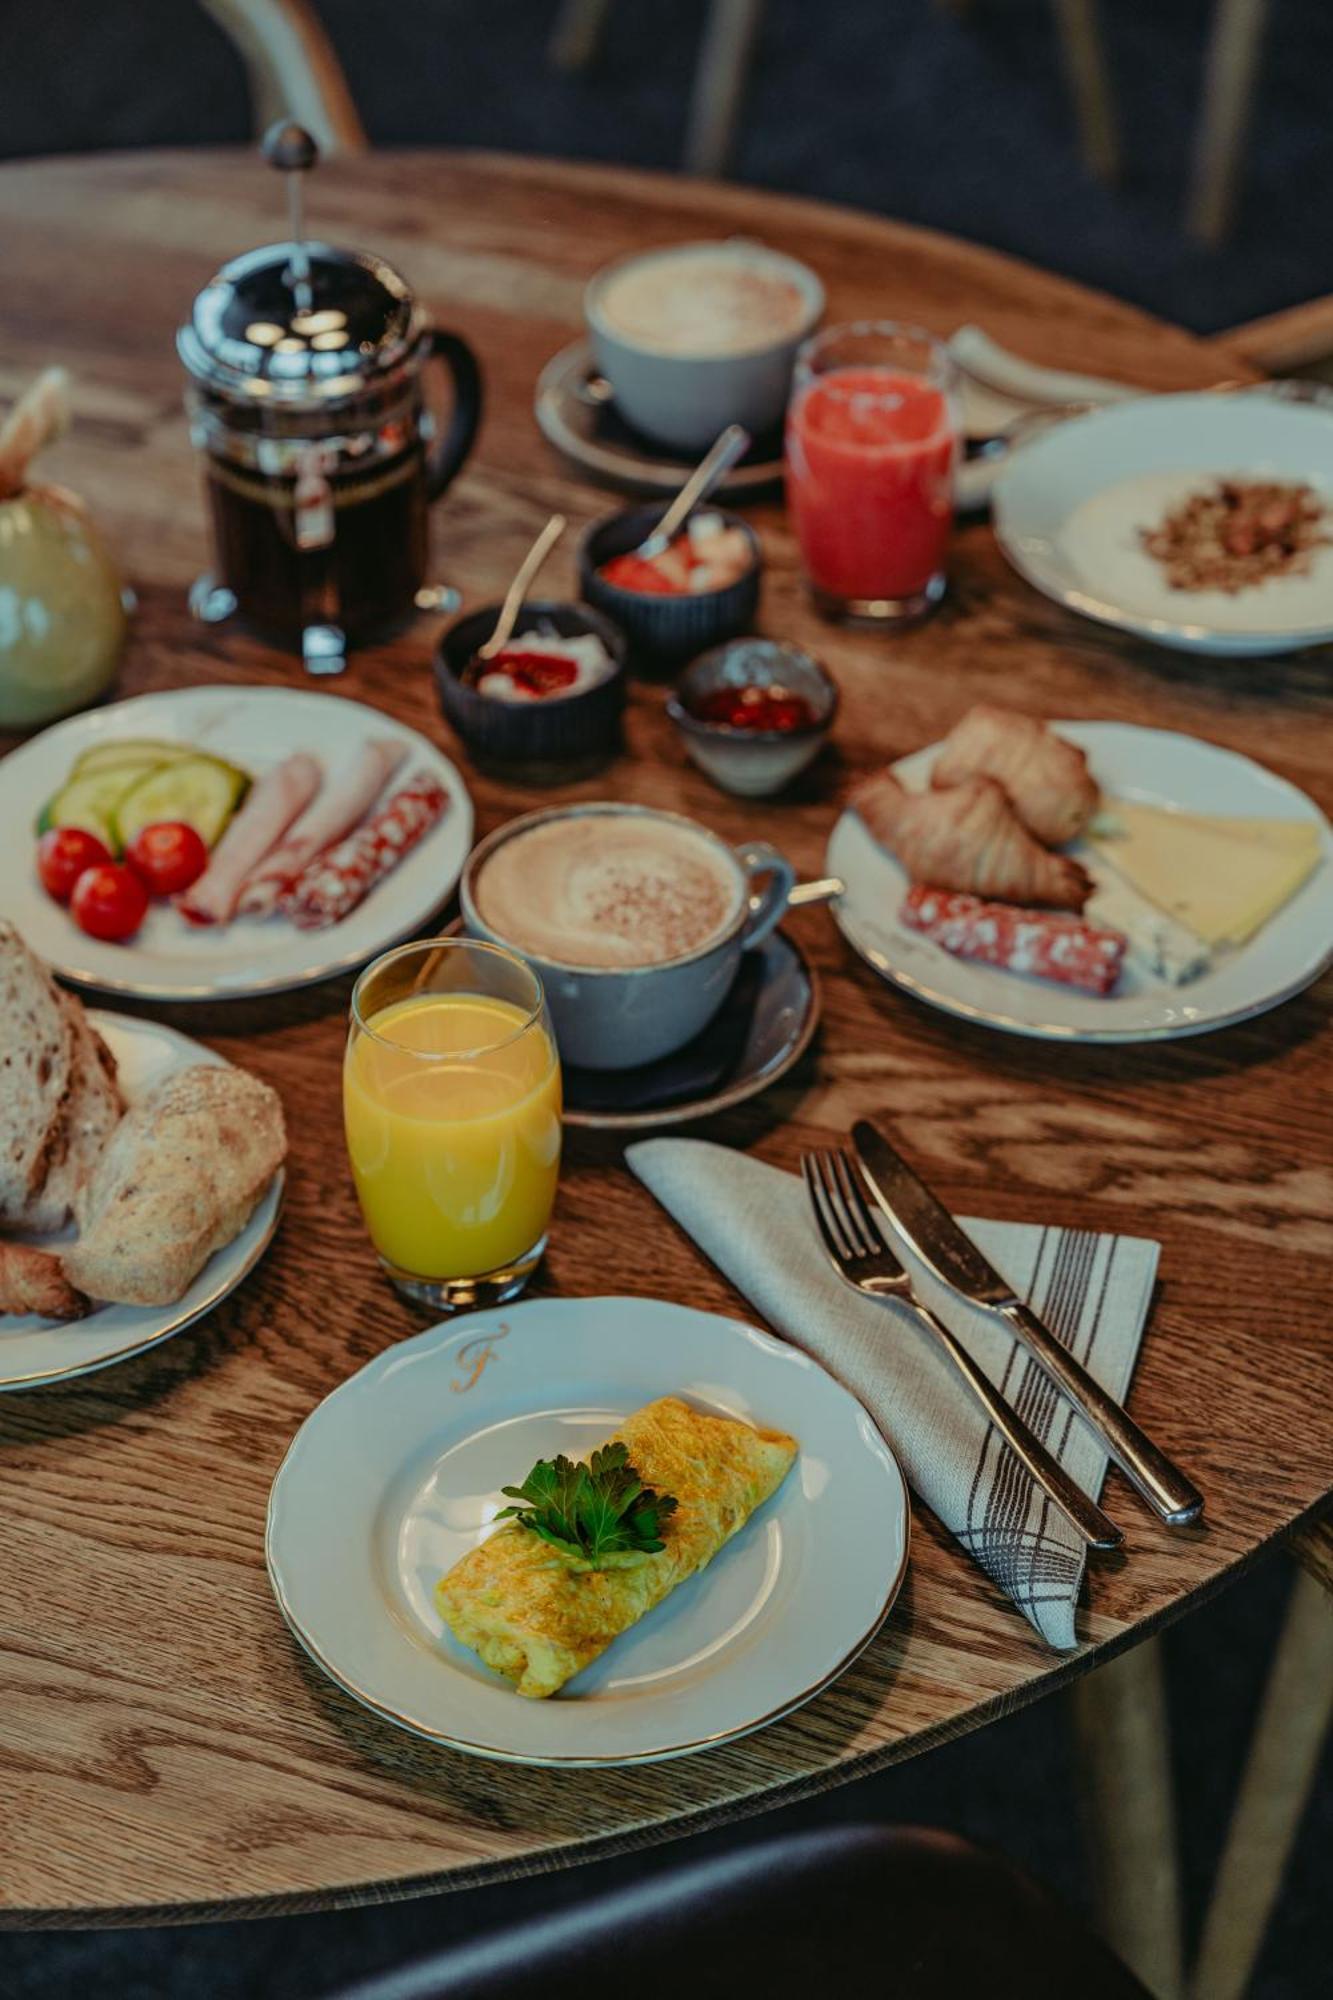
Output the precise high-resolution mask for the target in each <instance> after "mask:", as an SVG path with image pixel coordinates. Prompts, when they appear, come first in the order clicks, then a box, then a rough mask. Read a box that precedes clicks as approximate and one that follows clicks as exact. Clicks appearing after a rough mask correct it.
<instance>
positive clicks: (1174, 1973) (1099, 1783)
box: [1070, 1639, 1183, 2000]
mask: <svg viewBox="0 0 1333 2000" xmlns="http://www.w3.org/2000/svg"><path fill="white" fill-rule="evenodd" d="M1070 1705H1071V1709H1072V1715H1073V1724H1074V1742H1075V1749H1076V1755H1077V1758H1078V1764H1079V1772H1078V1776H1079V1791H1080V1796H1081V1804H1082V1806H1083V1810H1084V1815H1085V1820H1086V1824H1087V1832H1088V1843H1089V1847H1090V1850H1091V1861H1092V1869H1093V1879H1094V1882H1095V1885H1096V1897H1097V1910H1098V1928H1099V1929H1100V1930H1101V1933H1102V1935H1103V1937H1104V1938H1105V1939H1106V1941H1107V1943H1108V1944H1109V1945H1110V1946H1111V1948H1112V1950H1113V1951H1115V1952H1117V1953H1118V1954H1119V1956H1120V1957H1121V1958H1122V1959H1123V1960H1124V1961H1125V1964H1126V1965H1127V1966H1128V1967H1129V1968H1130V1970H1131V1971H1132V1972H1135V1973H1137V1974H1138V1976H1139V1978H1140V1979H1141V1980H1142V1981H1143V1983H1144V1984H1145V1986H1148V1987H1149V1988H1150V1989H1151V1990H1152V1992H1153V1993H1154V1994H1155V1995H1156V1996H1157V2000H1179V1996H1180V1993H1181V1990H1182V1979H1183V1954H1182V1949H1181V1923H1180V1883H1179V1876H1178V1870H1177V1862H1176V1816H1175V1797H1174V1793H1173V1789H1172V1783H1171V1760H1170V1751H1169V1745H1168V1737H1167V1719H1166V1690H1165V1685H1164V1682H1163V1677H1162V1655H1161V1648H1160V1644H1159V1641H1158V1640H1156V1639H1146V1640H1144V1641H1143V1642H1142V1643H1141V1644H1139V1645H1137V1646H1135V1647H1134V1649H1133V1651H1132V1652H1128V1653H1121V1654H1120V1655H1118V1657H1117V1658H1115V1659H1113V1660H1108V1661H1107V1663H1106V1665H1105V1666H1104V1667H1099V1668H1097V1669H1096V1671H1095V1672H1093V1673H1090V1674H1085V1675H1084V1676H1083V1678H1082V1680H1079V1681H1075V1682H1074V1684H1073V1687H1072V1688H1071V1690H1070Z"/></svg>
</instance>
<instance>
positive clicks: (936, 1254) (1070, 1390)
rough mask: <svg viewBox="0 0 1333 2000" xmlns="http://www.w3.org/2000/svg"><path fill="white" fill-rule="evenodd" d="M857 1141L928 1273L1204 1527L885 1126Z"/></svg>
mask: <svg viewBox="0 0 1333 2000" xmlns="http://www.w3.org/2000/svg"><path fill="white" fill-rule="evenodd" d="M852 1140H853V1143H854V1145H855V1147H856V1152H857V1157H858V1158H859V1160H860V1162H861V1166H862V1168H863V1170H864V1172H865V1176H866V1180H867V1182H868V1183H869V1186H870V1189H871V1192H872V1193H873V1194H874V1196H875V1199H876V1201H877V1202H878V1203H879V1206H880V1209H881V1211H882V1212H883V1214H884V1216H885V1217H886V1218H887V1220H888V1221H889V1222H890V1223H891V1225H892V1226H893V1229H894V1230H895V1232H896V1233H897V1235H898V1236H899V1238H900V1239H901V1240H902V1242H903V1243H904V1244H906V1246H907V1248H908V1249H909V1250H911V1251H912V1252H913V1253H914V1255H916V1256H917V1257H919V1258H920V1260H921V1262H922V1263H923V1264H924V1265H925V1266H926V1269H927V1270H928V1271H930V1272H932V1273H933V1274H934V1276H935V1277H936V1278H938V1279H939V1281H940V1283H941V1284H943V1285H947V1286H948V1287H949V1289H950V1290H951V1291H954V1292H957V1293H959V1294H960V1295H961V1296H962V1297H963V1298H965V1299H966V1300H967V1301H968V1303H969V1304H970V1305H974V1306H980V1307H981V1308H982V1309H983V1310H984V1311H987V1312H991V1313H994V1315H995V1316H996V1318H997V1319H999V1320H1001V1321H1002V1322H1003V1323H1004V1325H1005V1326H1006V1327H1007V1328H1008V1330H1009V1332H1010V1333H1012V1334H1015V1335H1016V1336H1017V1338H1018V1339H1019V1340H1020V1341H1021V1342H1022V1343H1023V1346H1024V1347H1025V1348H1026V1349H1027V1351H1028V1353H1029V1354H1030V1355H1031V1356H1032V1358H1033V1360H1034V1361H1035V1362H1036V1363H1037V1364H1038V1366H1039V1367H1041V1368H1043V1369H1044V1370H1045V1372H1046V1373H1047V1375H1049V1376H1050V1378H1051V1380H1052V1382H1054V1384H1055V1386H1056V1388H1057V1389H1059V1390H1060V1392H1061V1394H1062V1395H1064V1396H1066V1397H1067V1398H1068V1400H1069V1401H1070V1402H1071V1403H1072V1404H1073V1406H1074V1408H1075V1409H1076V1410H1077V1412H1078V1414H1079V1416H1080V1417H1081V1418H1082V1419H1083V1421H1084V1423H1085V1424H1087V1425H1088V1427H1089V1429H1091V1430H1093V1431H1095V1432H1096V1434H1097V1436H1098V1437H1099V1438H1100V1439H1101V1441H1102V1443H1103V1444H1104V1445H1105V1446H1106V1448H1107V1450H1108V1451H1109V1452H1110V1454H1111V1456H1112V1458H1113V1459H1114V1460H1115V1462H1116V1464H1117V1465H1118V1466H1119V1467H1120V1470H1121V1471H1122V1472H1123V1473H1124V1475H1125V1477H1126V1478H1127V1479H1128V1480H1129V1482H1130V1484H1131V1485H1132V1486H1134V1487H1136V1488H1137V1490H1138V1492H1139V1493H1140V1494H1142V1496H1143V1498H1144V1499H1145V1500H1146V1501H1147V1502H1148V1505H1149V1506H1150V1507H1151V1508H1152V1509H1153V1511H1154V1513H1156V1514H1159V1515H1160V1516H1161V1518H1162V1520H1164V1521H1165V1522H1167V1523H1168V1524H1169V1525H1170V1526H1171V1527H1173V1528H1180V1527H1185V1526H1186V1525H1187V1524H1188V1523H1189V1522H1191V1521H1197V1520H1198V1518H1199V1515H1200V1514H1201V1513H1202V1512H1203V1495H1202V1494H1201V1493H1200V1491H1199V1489H1198V1487H1197V1486H1195V1485H1194V1483H1193V1481H1192V1480H1189V1479H1187V1478H1186V1476H1185V1474H1184V1473H1183V1472H1181V1470H1180V1469H1179V1467H1178V1466H1175V1465H1173V1464H1172V1463H1171V1460H1170V1459H1169V1458H1168V1457H1167V1456H1166V1454H1165V1453H1164V1452H1162V1451H1159V1450H1158V1448H1157V1446H1156V1445H1155V1444H1154V1443H1153V1442H1152V1439H1151V1438H1149V1437H1146V1436H1145V1435H1144V1433H1143V1432H1142V1431H1141V1430H1140V1429H1139V1427H1138V1425H1137V1424H1136V1423H1135V1422H1134V1420H1133V1418H1132V1417H1131V1416H1129V1415H1128V1413H1127V1412H1126V1411H1125V1410H1123V1409H1122V1408H1121V1407H1120V1405H1119V1403H1117V1402H1116V1400H1115V1398H1114V1397H1113V1396H1110V1395H1108V1394H1107V1392H1106V1390H1105V1389H1103V1388H1102V1386H1101V1384H1100V1383H1099V1382H1095V1381H1094V1380H1093V1378H1092V1376H1091V1375H1089V1373H1088V1371H1087V1369H1086V1368H1085V1367H1084V1366H1083V1364H1082V1362H1081V1361H1079V1360H1078V1359H1077V1358H1076V1357H1075V1356H1074V1355H1073V1354H1071V1353H1070V1351H1069V1349H1068V1348H1067V1347H1065V1346H1064V1345H1063V1344H1062V1342H1060V1341H1059V1340H1057V1339H1056V1337H1055V1335H1054V1334H1053V1333H1052V1332H1051V1331H1050V1329H1049V1327H1046V1326H1044V1325H1043V1324H1042V1322H1041V1320H1039V1319H1038V1317H1037V1315H1036V1314H1035V1313H1034V1312H1033V1311H1032V1309H1031V1307H1030V1306H1026V1305H1024V1303H1023V1301H1022V1300H1021V1299H1020V1298H1018V1297H1016V1296H1015V1293H1014V1289H1013V1286H1012V1285H1009V1284H1006V1283H1005V1280H1004V1279H1003V1278H1002V1277H1001V1276H1000V1274H999V1272H998V1271H997V1270H996V1269H995V1267H994V1265H993V1264H991V1263H990V1262H989V1260H988V1259H987V1258H986V1257H985V1256H983V1254H982V1252H981V1251H980V1250H979V1249H978V1248H977V1246H976V1244H975V1243H974V1242H973V1241H972V1238H971V1237H970V1236H969V1235H967V1233H966V1231H965V1230H963V1229H962V1228H961V1227H960V1226H959V1224H958V1223H957V1222H956V1221H955V1220H954V1218H953V1216H952V1215H950V1213H949V1211H948V1209H947V1208H945V1206H944V1204H943V1203H942V1202H941V1201H940V1200H939V1199H938V1198H937V1197H936V1196H935V1195H933V1194H932V1193H931V1191H930V1189H929V1188H928V1187H926V1186H925V1185H924V1183H923V1182H921V1181H920V1180H918V1179H917V1177H916V1175H915V1174H914V1173H913V1172H912V1169H911V1168H910V1167H909V1166H908V1165H907V1162H906V1161H905V1160H903V1159H901V1158H900V1157H899V1155H898V1154H897V1153H896V1152H895V1151H894V1149H893V1147H892V1146H891V1145H890V1144H889V1142H888V1140H887V1139H886V1138H885V1137H884V1134H883V1133H882V1132H881V1131H880V1130H879V1128H878V1126H876V1125H872V1124H871V1122H870V1120H869V1119H868V1118H858V1120H857V1121H856V1124H855V1125H854V1126H853V1127H852Z"/></svg>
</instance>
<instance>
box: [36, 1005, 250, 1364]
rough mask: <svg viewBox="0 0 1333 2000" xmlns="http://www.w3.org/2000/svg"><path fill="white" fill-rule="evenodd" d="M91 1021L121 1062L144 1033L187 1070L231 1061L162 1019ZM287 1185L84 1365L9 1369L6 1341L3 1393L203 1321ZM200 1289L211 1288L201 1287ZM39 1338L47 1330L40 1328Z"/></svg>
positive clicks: (130, 1351) (99, 1017) (243, 1266)
mask: <svg viewBox="0 0 1333 2000" xmlns="http://www.w3.org/2000/svg"><path fill="white" fill-rule="evenodd" d="M88 1019H89V1021H90V1022H91V1023H92V1025H93V1027H94V1028H96V1030H97V1032H98V1033H99V1034H100V1035H101V1036H102V1037H103V1039H104V1040H105V1041H106V1042H107V1044H108V1046H109V1047H110V1049H111V1052H112V1054H113V1055H115V1056H116V1059H117V1061H121V1060H122V1059H123V1054H124V1049H125V1046H126V1043H127V1041H128V1039H129V1038H130V1037H131V1036H137V1035H143V1036H144V1037H145V1038H146V1039H148V1040H151V1041H154V1042H157V1043H159V1044H160V1045H162V1046H163V1047H166V1048H169V1049H170V1050H172V1051H173V1053H174V1054H175V1055H176V1056H177V1058H178V1060H177V1061H176V1062H174V1063H173V1064H172V1065H171V1070H172V1071H174V1070H176V1069H183V1068H184V1067H185V1066H186V1065H187V1064H190V1063H211V1064H216V1065H218V1066H219V1067H222V1066H224V1065H225V1063H226V1058H225V1056H220V1055H218V1054H217V1052H216V1050H214V1049H210V1048H206V1047H205V1046H204V1044H203V1043H202V1042H196V1041H195V1040H194V1039H193V1038H192V1037H191V1036H190V1035H183V1034H181V1033H180V1031H179V1029H176V1028H169V1027H167V1026H166V1025H165V1024H164V1023H162V1022H160V1021H140V1020H137V1019H135V1017H134V1016H133V1015H128V1014H109V1013H103V1012H102V1011H101V1009H99V1008H96V1007H90V1008H89V1009H88ZM168 1073H170V1072H168ZM286 1185H287V1175H286V1170H285V1169H284V1168H282V1167H279V1169H278V1171H277V1173H276V1174H275V1175H274V1176H273V1179H272V1181H271V1182H270V1183H269V1187H268V1191H267V1193H266V1194H265V1195H264V1196H263V1197H262V1199H261V1200H260V1202H259V1204H258V1206H257V1207H256V1209H255V1210H254V1212H253V1214H252V1215H251V1217H250V1219H249V1221H248V1222H247V1223H246V1225H245V1228H244V1229H243V1230H242V1231H241V1233H240V1235H239V1236H238V1237H236V1238H235V1240H234V1241H233V1242H231V1243H228V1244H227V1245H225V1246H224V1248H223V1249H221V1250H218V1251H215V1252H214V1254H213V1256H212V1257H210V1258H209V1260H208V1263H207V1264H206V1265H205V1266H204V1268H203V1270H202V1271H201V1272H200V1274H199V1276H198V1277H197V1278H196V1279H195V1281H194V1283H193V1284H192V1285H191V1287H190V1289H189V1291H188V1292H187V1293H186V1294H185V1297H184V1298H183V1299H181V1300H180V1301H178V1302H177V1304H175V1305H171V1306H144V1307H142V1308H141V1309H139V1318H140V1321H141V1325H140V1327H139V1328H138V1330H133V1329H127V1330H126V1331H125V1333H124V1337H123V1338H121V1339H119V1340H118V1341H117V1342H116V1343H115V1345H113V1346H110V1347H108V1348H106V1349H105V1350H104V1351H102V1352H99V1353H98V1354H96V1355H93V1356H86V1355H85V1357H84V1359H82V1360H81V1361H78V1362H77V1363H72V1364H71V1363H58V1364H57V1365H56V1366H55V1367H50V1368H43V1367H38V1368H27V1369H24V1370H22V1371H21V1372H19V1373H14V1372H13V1371H12V1370H10V1369H8V1368H7V1367H6V1363H5V1359H4V1356H5V1342H4V1341H3V1340H0V1392H5V1391H14V1390H21V1389H40V1388H45V1387H47V1386H48V1385H49V1384H51V1383H54V1382H70V1381H73V1380H74V1379H75V1378H76V1377H77V1376H80V1375H92V1374H95V1373H96V1372H97V1370H98V1369H99V1368H110V1367H112V1366H113V1365H114V1364H115V1363H116V1362H117V1361H128V1360H130V1359H131V1358H132V1357H133V1356H134V1355H136V1354H144V1353H146V1352H147V1350H148V1349H149V1348H150V1347H157V1346H158V1345H159V1344H160V1343H161V1342H162V1341H164V1340H170V1339H171V1337H172V1335H173V1334H176V1333H181V1332H183V1331H184V1329H185V1328H186V1327H187V1326H192V1325H193V1324H194V1322H195V1321H196V1320H197V1319H202V1318H203V1316H204V1314H205V1313H208V1312H212V1310H213V1308H214V1306H216V1305H220V1304H221V1303H222V1301H223V1299H225V1298H226V1297H227V1296H228V1295H229V1294H230V1293H231V1292H234V1291H235V1289H236V1287H237V1286H238V1285H239V1284H240V1283H241V1282H242V1280H243V1279H245V1278H247V1277H248V1276H249V1274H250V1272H251V1271H253V1269H254V1267H255V1265H256V1264H257V1263H258V1262H259V1260H260V1258H261V1257H262V1256H263V1254H264V1252H265V1251H266V1250H267V1248H268V1246H269V1244H270V1243H271V1242H272V1240H273V1235H274V1231H275V1230H276V1229H277V1226H278V1218H279V1216H280V1215H281V1213H282V1198H283V1193H284V1191H285V1189H286ZM201 1287H204V1288H205V1289H203V1290H201ZM107 1310H109V1309H108V1308H105V1307H103V1308H102V1309H101V1311H102V1312H105V1311H107ZM120 1310H122V1311H128V1310H130V1308H128V1307H122V1308H120ZM99 1317H101V1313H100V1312H93V1313H90V1314H89V1316H88V1318H87V1319H84V1320H75V1321H72V1322H70V1324H69V1325H64V1324H57V1323H55V1322H52V1323H51V1325H50V1326H49V1328H47V1329H46V1332H45V1338H46V1339H47V1340H49V1341H50V1343H51V1346H52V1348H53V1349H56V1348H58V1347H59V1346H61V1345H64V1344H68V1342H69V1341H70V1339H71V1337H73V1338H81V1337H82V1336H83V1335H84V1334H85V1333H86V1332H89V1331H92V1332H95V1330H96V1323H97V1320H98V1318H99ZM33 1337H35V1338H41V1337H42V1336H41V1334H37V1335H34V1336H33Z"/></svg>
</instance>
